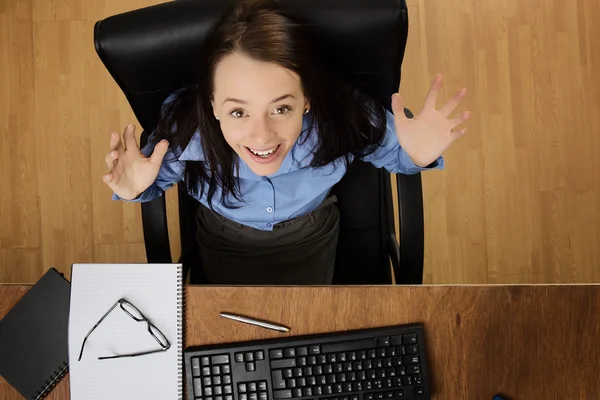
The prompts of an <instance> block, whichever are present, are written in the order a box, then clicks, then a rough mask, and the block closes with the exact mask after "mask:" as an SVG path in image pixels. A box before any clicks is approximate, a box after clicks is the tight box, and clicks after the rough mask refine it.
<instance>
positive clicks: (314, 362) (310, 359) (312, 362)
mask: <svg viewBox="0 0 600 400" xmlns="http://www.w3.org/2000/svg"><path fill="white" fill-rule="evenodd" d="M306 361H307V362H306V363H307V364H308V365H317V357H315V356H308V358H307V359H306Z"/></svg>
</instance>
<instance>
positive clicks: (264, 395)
mask: <svg viewBox="0 0 600 400" xmlns="http://www.w3.org/2000/svg"><path fill="white" fill-rule="evenodd" d="M258 400H267V393H266V392H260V393H259V394H258Z"/></svg>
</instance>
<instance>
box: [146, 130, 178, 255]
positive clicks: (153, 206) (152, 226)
mask: <svg viewBox="0 0 600 400" xmlns="http://www.w3.org/2000/svg"><path fill="white" fill-rule="evenodd" d="M147 142H148V133H147V132H146V131H144V132H142V134H141V136H140V148H142V147H144V146H145V145H146V143H147ZM141 205H142V228H143V231H144V245H145V246H146V259H147V262H148V263H171V262H173V260H172V258H171V247H170V245H169V228H168V225H167V207H166V199H165V196H160V197H157V198H156V199H154V200H152V201H149V202H145V203H141Z"/></svg>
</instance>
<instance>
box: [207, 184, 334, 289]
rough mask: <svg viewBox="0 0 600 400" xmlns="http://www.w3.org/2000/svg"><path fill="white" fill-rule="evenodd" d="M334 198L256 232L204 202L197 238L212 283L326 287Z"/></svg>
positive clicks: (331, 262)
mask: <svg viewBox="0 0 600 400" xmlns="http://www.w3.org/2000/svg"><path fill="white" fill-rule="evenodd" d="M335 202H336V198H335V196H331V197H329V198H327V199H326V200H325V201H324V202H323V203H322V204H321V205H320V206H319V207H318V208H317V209H316V210H314V211H313V212H311V213H310V214H308V215H305V216H302V217H298V218H294V219H291V220H288V221H284V222H281V223H278V224H275V225H274V227H273V230H272V231H262V230H260V229H256V228H252V227H249V226H247V225H243V224H239V223H237V222H234V221H231V220H229V219H228V218H225V217H223V216H222V215H220V214H217V213H215V212H214V211H212V210H210V209H209V208H207V207H205V206H204V205H202V204H201V205H200V206H199V208H198V216H197V220H198V231H197V241H198V245H199V247H200V255H201V259H202V268H203V269H204V272H205V274H206V276H207V277H208V280H209V282H210V283H212V284H225V285H226V284H234V285H236V284H240V285H329V284H331V282H332V280H333V271H334V265H335V254H336V249H337V243H338V236H339V222H340V215H339V211H338V208H337V206H336V204H335Z"/></svg>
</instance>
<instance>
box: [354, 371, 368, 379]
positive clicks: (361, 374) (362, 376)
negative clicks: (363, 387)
mask: <svg viewBox="0 0 600 400" xmlns="http://www.w3.org/2000/svg"><path fill="white" fill-rule="evenodd" d="M356 378H357V379H358V380H359V381H364V380H365V379H366V378H367V373H366V372H365V371H358V372H357V373H356Z"/></svg>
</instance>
